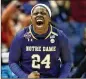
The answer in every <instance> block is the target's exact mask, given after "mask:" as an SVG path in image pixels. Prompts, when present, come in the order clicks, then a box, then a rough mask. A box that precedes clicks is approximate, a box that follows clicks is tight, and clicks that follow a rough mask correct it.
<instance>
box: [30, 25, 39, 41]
mask: <svg viewBox="0 0 86 79" xmlns="http://www.w3.org/2000/svg"><path fill="white" fill-rule="evenodd" d="M29 30H30V31H29V32H30V33H31V35H32V37H33V38H34V39H36V40H38V39H37V38H36V37H35V36H34V35H33V34H32V32H31V26H30V27H29Z"/></svg>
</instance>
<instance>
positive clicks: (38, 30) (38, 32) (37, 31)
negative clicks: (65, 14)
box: [33, 27, 48, 35]
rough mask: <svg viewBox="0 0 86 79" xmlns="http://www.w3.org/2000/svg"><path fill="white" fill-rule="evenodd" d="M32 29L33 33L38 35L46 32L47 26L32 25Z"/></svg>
mask: <svg viewBox="0 0 86 79" xmlns="http://www.w3.org/2000/svg"><path fill="white" fill-rule="evenodd" d="M33 30H34V32H35V33H37V34H39V35H42V34H45V33H47V31H48V27H47V28H34V27H33Z"/></svg>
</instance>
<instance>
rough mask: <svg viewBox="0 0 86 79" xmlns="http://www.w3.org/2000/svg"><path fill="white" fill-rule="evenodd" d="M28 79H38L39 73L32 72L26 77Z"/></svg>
mask: <svg viewBox="0 0 86 79" xmlns="http://www.w3.org/2000/svg"><path fill="white" fill-rule="evenodd" d="M28 78H33V79H38V78H40V73H39V72H38V71H33V72H31V73H30V74H29V75H28Z"/></svg>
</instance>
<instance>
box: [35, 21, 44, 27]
mask: <svg viewBox="0 0 86 79" xmlns="http://www.w3.org/2000/svg"><path fill="white" fill-rule="evenodd" d="M43 23H44V22H43V20H37V21H36V24H37V25H39V26H40V25H43Z"/></svg>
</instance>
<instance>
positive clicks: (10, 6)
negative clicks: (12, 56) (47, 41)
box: [1, 0, 86, 78]
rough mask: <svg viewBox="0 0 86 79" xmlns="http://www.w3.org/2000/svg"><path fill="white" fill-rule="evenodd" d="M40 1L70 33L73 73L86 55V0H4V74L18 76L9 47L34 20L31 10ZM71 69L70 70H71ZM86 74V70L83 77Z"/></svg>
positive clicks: (2, 61)
mask: <svg viewBox="0 0 86 79" xmlns="http://www.w3.org/2000/svg"><path fill="white" fill-rule="evenodd" d="M37 3H44V4H46V5H48V6H49V7H50V9H51V11H52V17H51V20H52V22H51V23H52V25H53V26H54V27H56V28H58V29H61V30H63V32H64V33H65V34H66V35H67V36H68V39H69V46H70V50H71V53H72V55H73V62H74V63H73V68H72V70H71V73H73V72H74V71H75V70H76V68H77V67H78V65H79V64H80V62H81V61H82V60H83V58H84V57H85V55H86V1H85V0H1V76H2V78H16V77H17V76H16V75H15V74H14V73H13V72H12V71H11V70H10V68H9V66H8V62H9V48H10V45H11V42H12V40H13V38H14V36H15V35H16V33H17V32H18V31H19V30H21V29H23V28H24V27H27V26H29V25H30V24H31V16H30V12H31V9H32V7H33V6H34V5H35V4H37ZM71 73H70V74H71ZM84 77H85V78H86V75H85V73H84V74H82V78H84Z"/></svg>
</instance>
